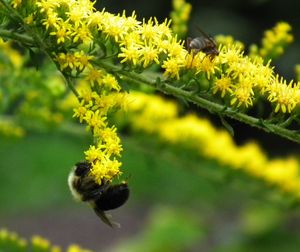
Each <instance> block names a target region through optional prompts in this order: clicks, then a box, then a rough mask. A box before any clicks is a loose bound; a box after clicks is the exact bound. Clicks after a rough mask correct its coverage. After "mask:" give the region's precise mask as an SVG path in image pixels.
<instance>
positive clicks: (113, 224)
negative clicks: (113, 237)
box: [94, 207, 121, 228]
mask: <svg viewBox="0 0 300 252" xmlns="http://www.w3.org/2000/svg"><path fill="white" fill-rule="evenodd" d="M94 211H95V213H96V214H97V215H98V217H99V218H100V219H101V220H102V221H103V222H104V223H105V224H107V225H108V226H110V227H112V228H120V227H121V225H120V224H119V223H117V222H114V221H111V220H110V219H111V215H108V214H105V212H104V211H102V210H99V209H97V208H96V207H94Z"/></svg>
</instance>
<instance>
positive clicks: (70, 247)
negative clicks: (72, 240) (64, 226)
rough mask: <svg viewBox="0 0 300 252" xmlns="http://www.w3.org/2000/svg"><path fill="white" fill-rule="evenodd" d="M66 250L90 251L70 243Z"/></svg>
mask: <svg viewBox="0 0 300 252" xmlns="http://www.w3.org/2000/svg"><path fill="white" fill-rule="evenodd" d="M66 252H92V251H91V250H87V249H83V248H81V247H79V246H78V245H75V244H72V245H70V246H69V247H68V248H67V250H66Z"/></svg>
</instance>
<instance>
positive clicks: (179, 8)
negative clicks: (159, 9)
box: [170, 0, 192, 38]
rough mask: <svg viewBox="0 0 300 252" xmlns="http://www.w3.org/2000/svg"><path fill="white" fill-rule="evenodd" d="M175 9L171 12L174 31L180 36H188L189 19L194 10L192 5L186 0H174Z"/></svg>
mask: <svg viewBox="0 0 300 252" xmlns="http://www.w3.org/2000/svg"><path fill="white" fill-rule="evenodd" d="M172 4H173V11H172V12H171V14H170V17H171V20H172V31H173V32H174V33H175V34H177V35H178V37H179V38H183V37H185V36H186V34H187V31H188V21H189V19H190V14H191V10H192V5H191V4H190V3H187V2H186V1H185V0H173V1H172Z"/></svg>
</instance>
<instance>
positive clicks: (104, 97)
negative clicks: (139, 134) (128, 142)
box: [74, 72, 124, 184]
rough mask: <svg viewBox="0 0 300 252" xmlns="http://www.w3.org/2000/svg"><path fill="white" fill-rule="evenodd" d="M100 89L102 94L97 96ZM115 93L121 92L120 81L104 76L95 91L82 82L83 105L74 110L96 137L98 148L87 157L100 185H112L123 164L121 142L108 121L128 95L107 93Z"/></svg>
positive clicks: (94, 86)
mask: <svg viewBox="0 0 300 252" xmlns="http://www.w3.org/2000/svg"><path fill="white" fill-rule="evenodd" d="M100 87H101V88H102V92H96V91H95V90H99V88H100ZM103 87H106V88H103ZM111 89H115V90H118V89H119V87H118V85H117V80H116V79H115V78H114V77H113V76H112V75H110V74H108V73H104V72H102V76H99V77H98V78H97V82H94V84H93V87H92V86H91V82H90V80H87V81H85V82H82V83H81V85H80V88H79V100H80V103H79V104H78V107H77V108H75V109H74V117H77V118H78V119H79V121H80V122H81V123H85V124H87V129H88V130H90V131H91V132H92V134H93V137H94V142H95V144H94V145H91V146H90V148H89V149H88V150H87V151H85V156H86V160H87V161H88V162H89V163H91V164H92V169H91V175H92V176H93V177H94V179H95V181H96V182H97V183H99V184H101V183H103V182H104V181H111V180H112V179H113V178H114V177H116V176H118V175H119V174H120V173H121V172H120V169H119V168H120V166H121V163H120V162H119V161H118V160H117V159H116V158H117V157H120V156H121V151H122V145H121V140H120V138H119V137H118V135H117V132H116V128H115V126H109V124H108V121H107V117H108V114H109V112H110V111H112V110H114V109H118V108H120V107H122V106H123V104H124V94H122V93H117V92H108V91H107V90H109V91H110V90H111Z"/></svg>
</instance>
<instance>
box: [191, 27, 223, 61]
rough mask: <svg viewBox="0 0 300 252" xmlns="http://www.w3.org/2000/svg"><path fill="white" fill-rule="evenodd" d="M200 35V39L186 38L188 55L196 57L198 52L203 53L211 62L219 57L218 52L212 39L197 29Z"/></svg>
mask: <svg viewBox="0 0 300 252" xmlns="http://www.w3.org/2000/svg"><path fill="white" fill-rule="evenodd" d="M198 30H199V31H200V33H201V36H200V37H196V38H187V40H186V47H187V50H188V52H189V53H192V54H193V55H196V54H197V53H199V52H203V53H205V54H206V55H207V56H209V58H210V59H211V60H212V59H214V58H215V57H216V56H218V55H219V50H218V48H217V44H216V42H215V41H214V39H213V38H212V37H210V36H208V35H207V34H206V33H204V32H203V31H202V30H200V29H198Z"/></svg>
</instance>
